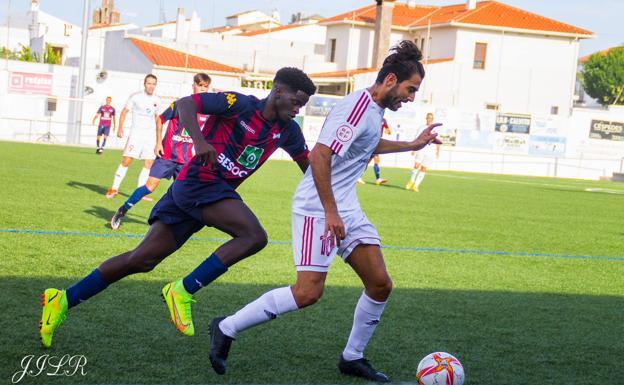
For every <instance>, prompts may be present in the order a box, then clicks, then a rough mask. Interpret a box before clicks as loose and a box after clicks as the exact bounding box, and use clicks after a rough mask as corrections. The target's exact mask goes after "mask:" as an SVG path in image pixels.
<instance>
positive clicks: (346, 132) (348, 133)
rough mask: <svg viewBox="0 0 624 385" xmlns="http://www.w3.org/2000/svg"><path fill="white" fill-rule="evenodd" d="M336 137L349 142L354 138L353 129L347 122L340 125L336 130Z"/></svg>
mask: <svg viewBox="0 0 624 385" xmlns="http://www.w3.org/2000/svg"><path fill="white" fill-rule="evenodd" d="M336 138H338V140H339V141H341V142H348V141H350V140H351V138H353V129H352V128H351V127H349V126H348V125H346V124H343V125H342V126H340V127H338V129H337V130H336Z"/></svg>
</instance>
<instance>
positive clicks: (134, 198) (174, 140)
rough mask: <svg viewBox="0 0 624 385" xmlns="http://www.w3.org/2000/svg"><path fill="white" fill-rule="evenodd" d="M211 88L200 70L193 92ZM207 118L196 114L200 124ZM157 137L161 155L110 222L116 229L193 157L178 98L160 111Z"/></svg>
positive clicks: (194, 81) (195, 79)
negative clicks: (180, 117)
mask: <svg viewBox="0 0 624 385" xmlns="http://www.w3.org/2000/svg"><path fill="white" fill-rule="evenodd" d="M208 87H210V76H208V75H207V74H205V73H198V74H196V75H195V76H194V77H193V94H198V93H202V92H208ZM207 119H208V116H207V115H203V114H197V121H198V123H199V125H200V126H203V125H204V123H205V122H206V120H207ZM166 122H169V124H168V126H167V131H166V132H165V137H164V138H162V127H163V124H165V123H166ZM161 138H162V140H161ZM156 139H157V140H156V143H157V144H156V148H155V149H154V152H155V153H156V156H158V158H156V160H155V161H154V164H153V165H152V168H150V173H149V178H148V179H147V182H146V183H145V185H143V186H140V187H137V188H136V190H134V192H133V193H132V194H131V195H130V197H129V198H128V199H127V200H126V201H125V202H124V204H123V205H122V206H121V207H119V208H118V209H117V212H115V215H113V218H112V219H111V222H110V224H111V228H112V229H113V230H117V229H118V228H119V226H120V225H121V221H122V220H123V218H124V216H125V215H126V213H127V212H128V210H130V209H131V208H132V207H133V206H134V205H136V204H137V203H138V202H139V201H140V200H141V199H145V198H144V197H147V195H148V194H151V193H152V192H154V190H156V188H157V187H158V184H159V183H160V180H161V179H163V178H165V179H169V178H171V177H173V178H174V179H175V178H176V177H177V176H178V173H179V172H180V170H182V167H183V166H184V164H185V163H187V162H188V161H189V160H191V158H192V157H193V155H194V154H193V139H191V137H190V136H189V135H188V132H186V130H185V129H184V127H183V126H182V125H181V124H180V121H179V119H178V106H177V101H175V102H173V103H171V105H170V106H169V108H167V109H166V110H165V111H164V112H163V113H162V114H160V119H159V120H158V121H157V123H156ZM150 199H151V198H150Z"/></svg>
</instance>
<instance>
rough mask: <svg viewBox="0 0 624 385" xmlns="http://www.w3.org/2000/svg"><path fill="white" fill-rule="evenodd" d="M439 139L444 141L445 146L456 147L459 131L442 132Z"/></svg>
mask: <svg viewBox="0 0 624 385" xmlns="http://www.w3.org/2000/svg"><path fill="white" fill-rule="evenodd" d="M438 137H439V138H440V140H441V141H442V145H443V146H450V147H455V145H456V144H457V130H456V129H453V130H446V131H442V132H440V134H439V135H438Z"/></svg>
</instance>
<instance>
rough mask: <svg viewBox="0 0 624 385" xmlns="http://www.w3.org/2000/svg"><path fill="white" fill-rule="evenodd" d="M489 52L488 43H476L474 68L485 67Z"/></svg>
mask: <svg viewBox="0 0 624 385" xmlns="http://www.w3.org/2000/svg"><path fill="white" fill-rule="evenodd" d="M486 52H487V43H475V53H474V64H473V65H472V68H474V69H478V70H484V69H485V55H486Z"/></svg>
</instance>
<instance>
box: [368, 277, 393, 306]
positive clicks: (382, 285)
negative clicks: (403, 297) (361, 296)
mask: <svg viewBox="0 0 624 385" xmlns="http://www.w3.org/2000/svg"><path fill="white" fill-rule="evenodd" d="M366 291H367V293H368V296H369V297H371V298H372V299H374V300H375V301H382V302H383V301H386V300H387V299H388V297H390V293H392V280H391V279H390V277H386V278H384V279H380V280H378V281H375V282H373V283H371V284H369V285H368V286H367V287H366Z"/></svg>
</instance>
